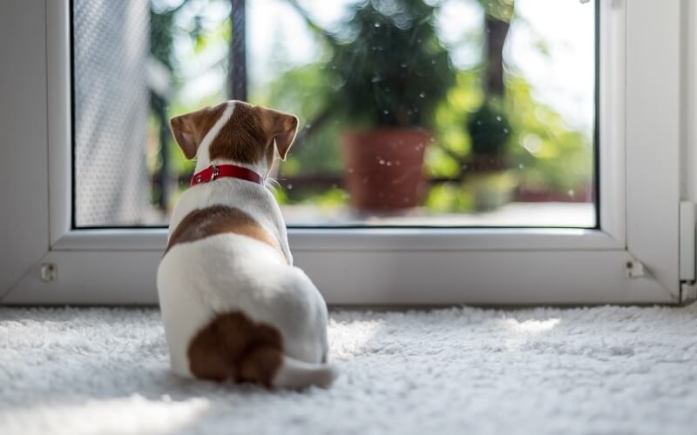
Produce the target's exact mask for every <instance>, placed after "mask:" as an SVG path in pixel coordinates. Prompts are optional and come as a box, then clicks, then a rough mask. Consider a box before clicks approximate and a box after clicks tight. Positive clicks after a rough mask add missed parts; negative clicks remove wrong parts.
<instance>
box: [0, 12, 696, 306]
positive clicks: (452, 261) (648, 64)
mask: <svg viewBox="0 0 697 435" xmlns="http://www.w3.org/2000/svg"><path fill="white" fill-rule="evenodd" d="M568 1H572V0H568ZM598 1H599V2H600V25H599V29H600V56H599V57H600V86H601V88H600V109H599V110H600V116H599V121H600V147H599V148H600V155H599V159H600V160H599V162H600V168H599V176H600V186H599V192H600V222H599V224H600V228H599V229H597V230H591V229H588V230H585V229H552V228H549V229H547V228H534V229H481V228H479V229H467V228H463V229H409V228H394V229H389V228H388V229H371V228H365V229H345V230H343V229H291V230H290V231H289V237H290V243H291V249H292V250H293V252H294V256H295V259H296V263H297V265H299V266H300V267H302V268H304V269H305V270H306V271H307V273H308V274H309V276H310V277H312V278H313V280H314V281H315V282H316V284H317V285H318V287H319V288H320V290H321V291H322V292H323V294H324V296H325V298H326V299H327V301H328V302H329V303H330V304H342V305H344V304H347V305H442V304H454V303H469V304H505V305H515V304H600V303H680V302H684V301H686V300H688V299H690V298H693V297H694V293H695V291H694V286H692V285H691V284H692V282H693V281H694V226H695V224H694V212H693V210H694V207H692V206H691V203H689V201H690V200H691V199H694V198H695V194H696V193H697V187H696V185H695V180H694V179H693V177H691V171H689V170H688V169H689V168H690V167H694V168H697V155H696V154H697V153H695V152H694V148H695V147H694V146H693V145H694V144H695V140H694V139H695V136H696V135H695V131H694V129H693V128H691V127H690V124H697V119H696V118H697V117H696V116H695V110H694V104H692V103H693V102H694V101H696V100H695V97H697V92H695V89H694V87H695V86H694V84H693V83H692V82H691V81H689V80H687V77H688V73H690V72H692V73H694V65H693V62H692V60H693V59H694V58H695V57H694V56H693V54H694V52H695V44H693V41H694V36H695V35H694V31H693V30H690V28H691V27H694V26H690V25H689V24H690V23H691V22H697V20H693V18H694V17H695V16H696V15H697V13H695V9H697V7H696V6H695V5H690V3H691V2H690V1H680V0H669V1H658V0H631V1H627V0H620V1H617V0H613V1H610V0H598ZM69 13H70V11H69V1H68V0H11V1H10V2H9V4H7V3H5V4H3V6H2V14H0V40H3V41H22V42H21V44H15V45H13V44H10V43H8V44H2V45H1V46H0V59H4V60H5V61H3V67H2V68H0V79H1V80H0V90H1V94H0V95H3V97H2V98H1V99H0V140H1V142H2V146H3V157H2V158H1V159H0V177H1V178H0V200H1V202H0V204H3V205H4V206H3V207H2V208H3V209H2V212H1V213H0V228H1V229H2V230H1V232H0V237H1V238H0V243H1V245H0V246H2V248H1V249H2V252H1V253H0V302H1V303H4V304H68V303H70V304H104V305H108V304H153V303H156V302H157V292H156V286H155V271H156V268H157V264H158V262H159V260H160V258H161V255H162V251H163V249H164V246H165V241H166V232H165V230H160V229H143V230H131V229H118V230H117V229H113V230H75V229H72V228H71V201H72V198H71V182H72V180H71V147H72V144H71V134H70V129H71V119H70V117H71V101H70V98H71V95H70V94H71V93H70V80H71V78H70V62H69V50H70V32H69ZM688 36H689V38H687V37H688ZM686 41H688V42H689V43H688V42H686ZM7 60H11V61H9V62H7ZM692 77H694V74H692ZM689 121H694V122H689ZM688 145H689V146H688ZM686 162H687V163H686ZM681 204H682V205H681ZM681 241H682V243H681ZM628 266H632V267H630V268H629V269H628ZM642 266H643V273H642Z"/></svg>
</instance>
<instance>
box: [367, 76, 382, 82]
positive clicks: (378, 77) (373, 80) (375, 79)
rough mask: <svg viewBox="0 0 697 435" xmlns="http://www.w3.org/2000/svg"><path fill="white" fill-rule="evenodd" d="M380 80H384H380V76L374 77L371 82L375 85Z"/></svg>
mask: <svg viewBox="0 0 697 435" xmlns="http://www.w3.org/2000/svg"><path fill="white" fill-rule="evenodd" d="M380 80H382V79H381V78H380V76H373V78H372V79H371V80H370V81H371V82H373V83H377V82H379V81H380Z"/></svg>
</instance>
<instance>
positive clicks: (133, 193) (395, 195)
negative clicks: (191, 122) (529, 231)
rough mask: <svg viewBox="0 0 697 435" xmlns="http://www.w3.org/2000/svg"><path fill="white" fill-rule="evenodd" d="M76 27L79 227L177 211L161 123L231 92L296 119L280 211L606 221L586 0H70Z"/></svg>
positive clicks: (478, 222) (362, 217) (310, 219)
mask: <svg viewBox="0 0 697 435" xmlns="http://www.w3.org/2000/svg"><path fill="white" fill-rule="evenodd" d="M245 4H246V5H245ZM73 38H74V39H73V82H74V84H73V95H74V175H75V207H74V210H75V215H74V223H75V225H76V226H78V227H89V226H106V227H113V226H157V225H166V224H167V221H168V216H169V213H170V212H171V210H172V207H173V205H174V204H175V202H176V200H177V197H178V195H179V194H180V193H181V192H182V190H183V189H185V188H186V187H187V185H188V182H189V178H190V177H191V174H192V171H193V162H190V161H187V160H186V159H185V158H184V156H183V155H182V153H181V152H180V151H179V150H178V148H177V146H176V144H175V143H174V141H173V139H172V138H171V135H170V133H169V131H168V126H167V125H168V124H167V120H168V118H169V117H171V116H174V115H178V114H182V113H185V112H188V111H192V110H196V109H198V108H201V107H203V106H206V105H212V104H217V103H218V102H220V101H221V100H224V99H227V98H231V97H234V96H237V97H246V99H247V100H248V101H249V102H251V103H253V104H260V105H265V106H270V107H273V108H276V109H280V110H284V111H288V112H292V113H294V114H297V115H298V116H299V117H300V119H301V127H300V130H299V134H298V138H297V140H296V143H295V145H294V146H293V148H292V150H291V153H290V155H289V158H288V160H287V161H286V162H282V163H281V164H280V165H278V166H277V167H276V168H275V169H274V172H273V176H274V178H275V179H276V180H277V186H276V187H275V188H274V189H275V195H276V198H277V199H278V201H279V202H280V203H281V205H282V210H283V212H284V214H285V217H286V220H287V222H288V224H289V225H296V226H345V225H349V226H352V225H406V226H502V227H506V226H545V227H546V226H552V227H594V226H595V225H596V215H597V213H596V212H597V210H596V205H595V193H594V192H595V187H596V180H595V174H594V167H595V165H594V162H595V158H596V156H595V149H594V145H595V143H594V138H595V136H596V134H595V133H596V128H597V126H596V122H595V120H596V110H597V107H596V93H595V89H596V70H597V68H596V67H597V65H596V51H595V50H596V49H595V38H596V7H595V2H594V1H592V0H591V1H578V0H440V1H438V0H370V1H356V0H333V1H319V0H314V1H312V0H304V1H294V0H253V1H247V2H244V1H241V0H184V1H182V0H151V1H150V2H142V1H139V0H132V1H123V2H121V1H119V2H99V1H94V0H73Z"/></svg>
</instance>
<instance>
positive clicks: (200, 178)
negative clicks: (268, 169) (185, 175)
mask: <svg viewBox="0 0 697 435" xmlns="http://www.w3.org/2000/svg"><path fill="white" fill-rule="evenodd" d="M225 177H229V178H239V179H241V180H247V181H251V182H253V183H257V184H264V179H263V178H262V176H261V175H259V174H257V173H256V172H254V171H252V170H251V169H247V168H243V167H242V166H237V165H210V166H209V167H207V168H206V169H204V170H202V171H200V172H197V173H195V174H194V176H193V177H191V185H192V186H195V185H197V184H201V183H209V182H211V181H213V180H216V179H218V178H225Z"/></svg>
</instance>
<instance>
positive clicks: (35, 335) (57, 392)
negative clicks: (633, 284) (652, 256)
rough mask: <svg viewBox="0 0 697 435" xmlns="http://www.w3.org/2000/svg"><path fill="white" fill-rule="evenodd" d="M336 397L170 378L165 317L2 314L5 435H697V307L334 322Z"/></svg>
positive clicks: (456, 313)
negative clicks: (640, 434)
mask: <svg viewBox="0 0 697 435" xmlns="http://www.w3.org/2000/svg"><path fill="white" fill-rule="evenodd" d="M330 340H331V344H332V357H333V360H334V361H335V362H336V363H337V365H338V366H339V368H340V370H341V377H340V378H339V379H338V381H337V383H336V384H335V385H334V386H333V387H332V388H331V389H329V390H319V389H311V390H307V391H304V392H269V391H266V390H263V389H260V388H256V387H253V386H234V385H216V384H212V383H204V382H193V381H184V380H181V379H177V378H175V377H174V376H172V375H170V374H169V373H168V371H167V356H166V353H165V352H166V349H165V343H164V341H163V330H162V327H161V325H160V322H159V314H158V312H157V311H154V310H127V309H114V310H108V309H52V310H46V309H9V308H0V434H3V435H14V434H42V435H44V434H67V435H81V434H189V433H201V434H204V433H205V434H226V435H227V434H267V433H268V434H313V433H321V434H324V433H327V434H329V433H331V434H334V433H336V434H343V433H360V434H383V433H395V434H432V435H444V434H450V433H458V434H460V433H461V434H507V433H512V434H518V433H520V434H547V433H548V434H560V433H563V434H565V435H567V434H581V433H583V434H630V433H631V434H634V433H645V434H680V433H684V434H695V433H697V305H692V306H690V307H686V308H668V307H662V308H620V307H601V308H592V309H563V310H562V309H534V310H519V311H500V310H481V309H473V308H457V309H455V308H454V309H446V310H436V311H429V312H405V313H395V312H391V313H383V312H377V313H376V312H372V313H371V312H358V311H343V312H335V313H333V315H332V321H331V326H330Z"/></svg>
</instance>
